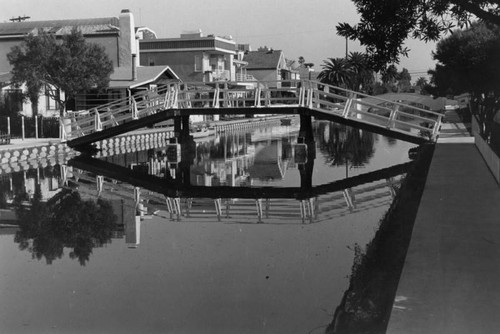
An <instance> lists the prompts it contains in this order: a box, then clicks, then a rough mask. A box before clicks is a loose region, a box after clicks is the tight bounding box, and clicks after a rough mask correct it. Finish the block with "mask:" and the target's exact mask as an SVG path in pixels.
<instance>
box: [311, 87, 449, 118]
mask: <svg viewBox="0 0 500 334" xmlns="http://www.w3.org/2000/svg"><path fill="white" fill-rule="evenodd" d="M307 81H308V82H309V83H310V84H314V85H319V86H328V87H331V88H333V89H335V90H340V91H343V92H345V93H348V94H352V95H356V96H362V97H364V98H370V99H374V100H378V101H380V102H383V103H391V104H395V105H399V106H402V107H411V108H413V109H416V110H418V111H421V112H425V113H427V114H432V115H435V116H440V117H442V116H443V114H442V113H439V112H436V111H432V110H427V109H423V108H419V107H417V106H412V105H408V104H405V103H402V102H397V101H392V100H388V99H384V98H381V97H378V96H377V95H368V94H365V93H361V92H356V91H353V90H350V89H346V88H342V87H338V86H333V85H329V84H326V83H323V82H321V81H316V80H307ZM376 106H378V105H376Z"/></svg>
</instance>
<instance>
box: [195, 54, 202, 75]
mask: <svg viewBox="0 0 500 334" xmlns="http://www.w3.org/2000/svg"><path fill="white" fill-rule="evenodd" d="M202 70H203V62H202V58H201V56H194V71H195V72H201V71H202Z"/></svg>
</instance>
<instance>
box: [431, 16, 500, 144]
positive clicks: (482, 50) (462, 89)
mask: <svg viewBox="0 0 500 334" xmlns="http://www.w3.org/2000/svg"><path fill="white" fill-rule="evenodd" d="M433 56H434V59H435V60H437V61H438V64H437V65H436V68H435V70H433V71H430V72H429V73H430V74H431V75H432V84H433V85H434V89H435V90H434V93H439V94H453V95H457V94H460V93H470V94H471V95H472V97H473V101H475V103H474V104H473V105H472V108H473V112H475V113H476V114H477V115H478V117H479V122H480V123H482V124H484V127H480V128H481V130H482V131H483V130H484V133H483V134H484V135H486V136H488V135H489V132H490V129H489V125H490V124H491V123H492V120H493V117H494V115H495V113H496V111H497V110H498V109H499V106H498V102H496V103H495V101H498V98H499V97H500V81H499V80H498V78H499V77H500V27H499V26H495V25H491V24H486V23H474V24H472V25H471V27H470V28H468V29H465V30H457V31H455V32H454V33H453V34H452V35H450V36H449V37H447V38H445V39H443V40H441V41H440V42H439V43H438V45H437V47H436V51H435V52H434V54H433Z"/></svg>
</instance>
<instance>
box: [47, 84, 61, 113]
mask: <svg viewBox="0 0 500 334" xmlns="http://www.w3.org/2000/svg"><path fill="white" fill-rule="evenodd" d="M52 96H55V97H56V98H57V99H60V93H59V90H58V89H53V88H51V87H49V86H46V87H45V109H46V110H58V109H59V102H58V101H56V100H54V99H53V98H52Z"/></svg>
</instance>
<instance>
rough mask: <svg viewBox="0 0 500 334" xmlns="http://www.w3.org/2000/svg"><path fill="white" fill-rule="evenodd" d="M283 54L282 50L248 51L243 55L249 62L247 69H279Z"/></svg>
mask: <svg viewBox="0 0 500 334" xmlns="http://www.w3.org/2000/svg"><path fill="white" fill-rule="evenodd" d="M282 54H283V52H282V51H281V50H268V51H248V52H247V53H245V55H244V56H243V60H244V61H246V62H248V65H247V66H246V69H247V70H264V69H265V70H268V69H277V68H278V67H279V64H280V61H281V57H282Z"/></svg>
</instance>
